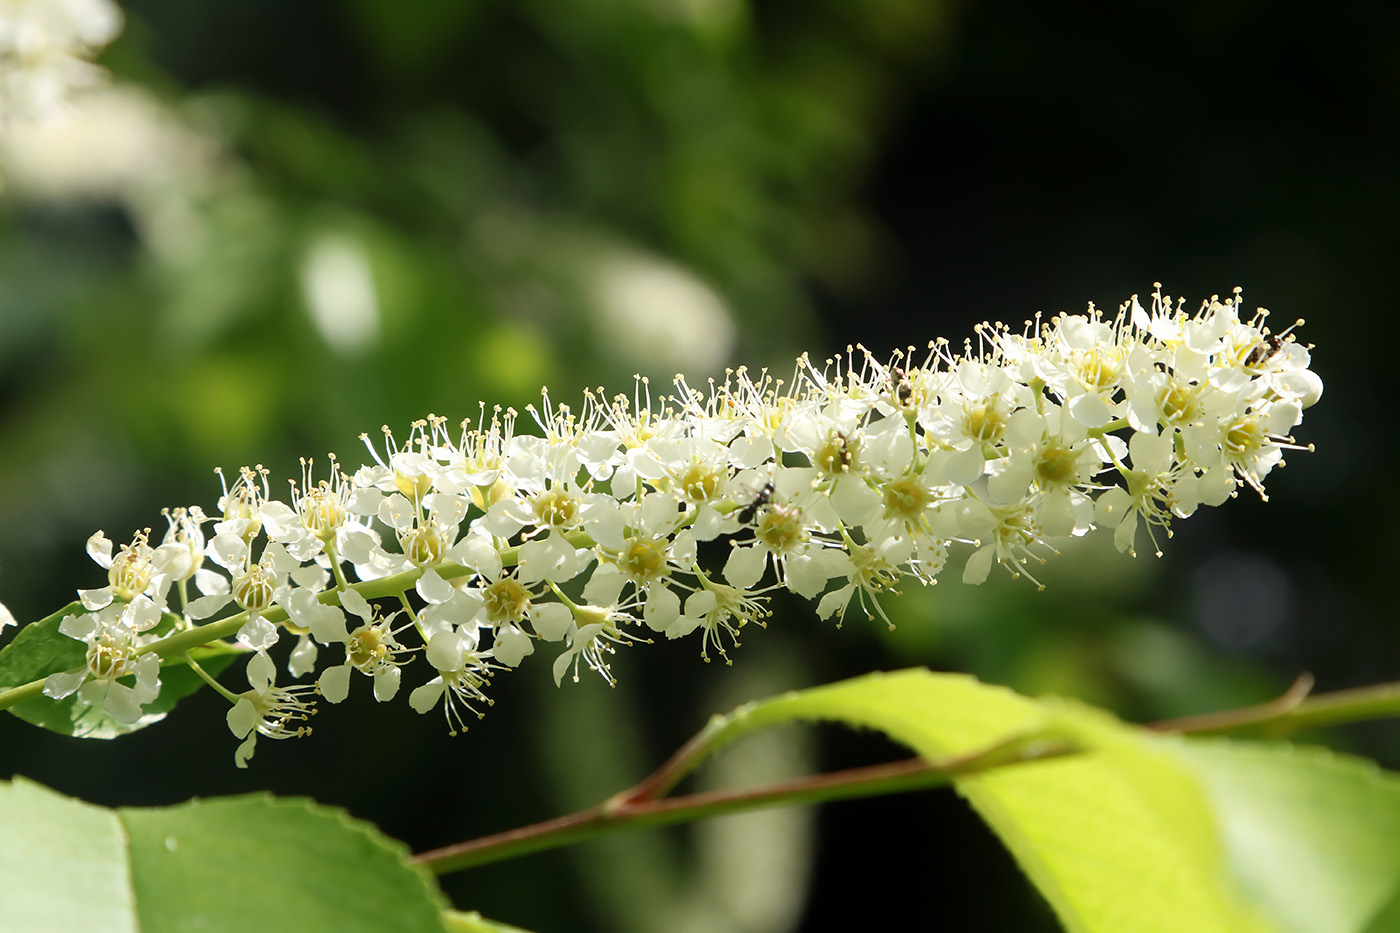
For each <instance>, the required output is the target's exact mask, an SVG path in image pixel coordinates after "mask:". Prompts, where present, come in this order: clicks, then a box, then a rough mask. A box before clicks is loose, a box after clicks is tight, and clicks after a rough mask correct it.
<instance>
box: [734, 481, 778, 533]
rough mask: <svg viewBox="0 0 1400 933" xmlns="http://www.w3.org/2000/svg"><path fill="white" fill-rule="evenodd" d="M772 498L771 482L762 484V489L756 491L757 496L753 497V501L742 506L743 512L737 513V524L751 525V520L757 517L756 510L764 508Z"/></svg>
mask: <svg viewBox="0 0 1400 933" xmlns="http://www.w3.org/2000/svg"><path fill="white" fill-rule="evenodd" d="M772 498H773V484H772V483H771V482H768V483H764V484H763V488H762V489H760V490H759V491H758V495H756V496H754V497H753V501H752V502H750V503H749V504H748V505H746V506H744V508H743V511H741V512H740V513H739V524H741V525H751V524H753V520H754V519H755V518H756V517H757V516H758V510H759V509H761V508H763V507H764V506H766V505H767V504H768V500H770V499H772Z"/></svg>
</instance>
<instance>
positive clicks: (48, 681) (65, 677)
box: [44, 667, 88, 700]
mask: <svg viewBox="0 0 1400 933" xmlns="http://www.w3.org/2000/svg"><path fill="white" fill-rule="evenodd" d="M87 676H88V671H87V668H86V667H85V668H83V669H82V670H80V671H68V672H66V673H62V674H50V675H49V676H48V677H47V678H45V679H44V696H46V697H50V698H52V699H55V700H61V699H63V698H64V697H66V696H71V695H72V694H73V693H74V692H75V691H76V690H77V689H78V688H79V687H81V686H82V685H83V681H85V680H87Z"/></svg>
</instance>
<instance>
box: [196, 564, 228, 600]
mask: <svg viewBox="0 0 1400 933" xmlns="http://www.w3.org/2000/svg"><path fill="white" fill-rule="evenodd" d="M194 588H195V589H197V590H199V591H200V592H201V593H203V594H204V595H205V596H223V595H225V594H227V593H228V591H229V586H228V577H226V576H224V575H223V574H221V573H215V572H214V571H212V570H209V569H206V568H204V567H201V568H199V569H198V570H196V571H195V572H194Z"/></svg>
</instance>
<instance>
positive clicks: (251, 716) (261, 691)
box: [227, 651, 316, 768]
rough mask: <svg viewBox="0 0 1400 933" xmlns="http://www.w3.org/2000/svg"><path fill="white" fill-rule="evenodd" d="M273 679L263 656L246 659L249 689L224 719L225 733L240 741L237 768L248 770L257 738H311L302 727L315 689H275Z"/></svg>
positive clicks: (311, 708)
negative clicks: (226, 722)
mask: <svg viewBox="0 0 1400 933" xmlns="http://www.w3.org/2000/svg"><path fill="white" fill-rule="evenodd" d="M276 676H277V669H276V667H275V666H274V665H273V663H272V659H271V658H269V657H268V656H267V653H266V652H264V651H258V652H256V653H254V654H253V655H252V656H251V657H250V658H249V659H248V685H249V686H250V687H252V689H251V690H248V691H246V692H245V693H243V694H242V695H241V696H240V697H239V698H238V701H237V702H236V703H234V705H233V708H232V709H230V710H229V711H228V716H227V719H228V727H229V731H231V732H232V733H233V734H234V735H235V736H237V737H238V738H240V739H243V740H244V741H243V744H241V745H239V746H238V749H237V750H236V751H235V752H234V753H233V761H234V764H236V765H237V766H238V767H240V768H246V767H248V759H249V758H252V757H253V746H254V745H256V744H257V740H258V736H259V735H265V736H267V737H268V738H270V739H291V738H300V737H301V736H304V735H310V734H311V727H310V726H308V725H304V723H305V722H306V720H307V719H308V718H310V717H311V716H312V715H314V714H315V712H316V710H315V707H314V705H313V704H314V701H313V700H311V699H309V695H310V694H311V692H312V691H313V690H314V689H315V688H314V687H311V686H310V685H301V686H292V687H278V686H277V685H276V684H275V683H274V681H275V679H276Z"/></svg>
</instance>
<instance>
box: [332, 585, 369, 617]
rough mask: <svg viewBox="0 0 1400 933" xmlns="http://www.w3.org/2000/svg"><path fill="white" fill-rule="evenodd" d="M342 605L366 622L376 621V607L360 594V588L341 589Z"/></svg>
mask: <svg viewBox="0 0 1400 933" xmlns="http://www.w3.org/2000/svg"><path fill="white" fill-rule="evenodd" d="M340 605H341V606H343V607H344V608H345V610H346V611H347V612H353V613H354V614H355V615H357V616H359V617H360V618H361V619H364V620H365V621H366V622H372V621H374V607H373V606H371V605H370V604H369V600H367V599H365V598H364V597H363V596H361V595H360V593H359V591H358V590H341V591H340Z"/></svg>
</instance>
